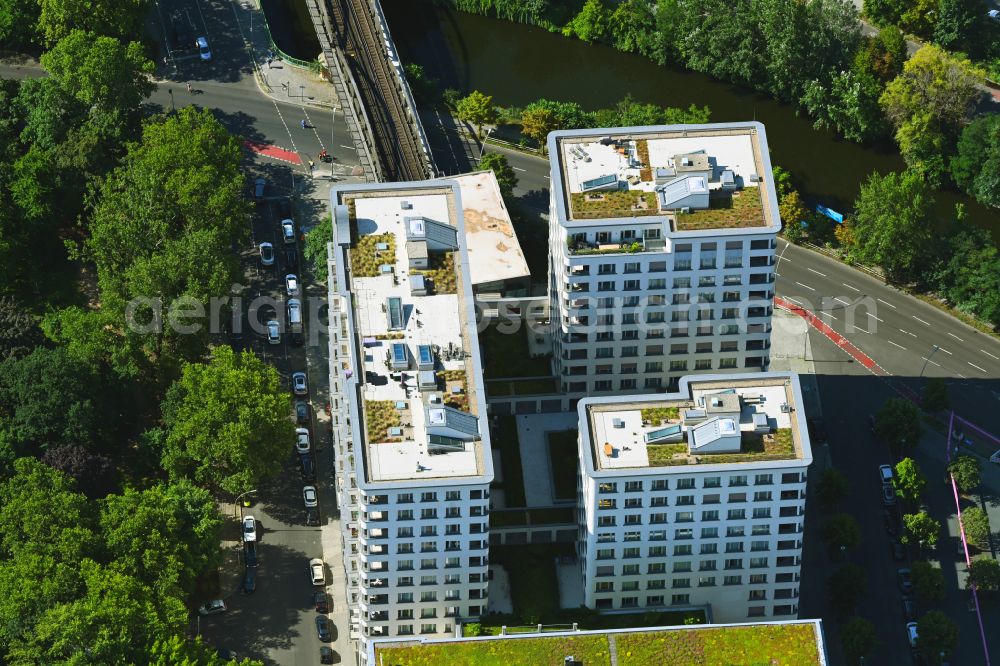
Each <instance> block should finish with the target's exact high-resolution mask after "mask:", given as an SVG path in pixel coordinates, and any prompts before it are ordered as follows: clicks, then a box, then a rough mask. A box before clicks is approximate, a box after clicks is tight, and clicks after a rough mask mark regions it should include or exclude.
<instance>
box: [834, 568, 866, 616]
mask: <svg viewBox="0 0 1000 666" xmlns="http://www.w3.org/2000/svg"><path fill="white" fill-rule="evenodd" d="M866 585H867V581H866V578H865V570H864V569H862V568H861V567H860V566H858V565H857V564H854V563H853V562H848V563H847V564H842V565H840V567H838V568H837V569H835V570H834V572H833V573H832V574H830V578H829V579H827V591H828V593H829V595H830V605H831V606H832V607H833V610H834V612H835V613H837V615H838V616H840V617H846V616H848V615H850V614H851V613H852V612H853V611H854V607H855V606H856V605H857V604H858V601H860V600H861V597H862V596H864V593H865V587H866Z"/></svg>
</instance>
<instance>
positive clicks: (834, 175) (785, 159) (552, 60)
mask: <svg viewBox="0 0 1000 666" xmlns="http://www.w3.org/2000/svg"><path fill="white" fill-rule="evenodd" d="M382 6H383V10H384V11H385V14H386V18H387V19H388V21H389V27H390V29H391V31H392V37H393V40H394V41H395V42H396V46H397V48H398V50H399V53H400V56H401V58H402V59H403V61H404V62H413V63H417V64H419V65H422V66H423V67H424V69H425V71H426V72H427V74H428V75H429V76H430V77H431V78H434V79H437V80H438V82H439V83H440V85H441V87H444V88H457V89H458V90H460V91H463V92H467V91H470V90H477V89H478V90H481V91H483V92H484V93H487V94H490V95H493V98H494V100H495V101H496V102H497V103H498V104H500V105H503V106H510V105H514V106H523V105H525V104H527V103H529V102H531V101H533V100H536V99H538V98H541V97H545V98H548V99H554V100H565V101H575V102H578V103H579V104H580V105H581V106H583V107H584V108H586V109H597V108H602V107H609V106H613V105H614V104H615V103H616V102H617V101H618V100H620V99H622V98H623V97H625V95H627V94H631V95H632V97H634V98H635V99H636V100H637V101H639V102H644V103H647V102H652V103H654V104H659V105H661V106H679V107H687V106H688V105H690V104H696V105H698V106H703V105H708V107H709V108H710V109H711V111H712V116H711V120H712V121H714V122H725V121H736V120H753V119H756V120H758V121H760V122H762V123H764V125H765V127H766V129H767V139H768V144H769V145H770V148H771V161H772V163H774V164H778V165H781V166H782V167H784V168H785V169H787V170H789V171H790V172H791V173H792V175H793V176H794V178H795V180H796V182H797V183H798V185H799V187H800V188H801V189H802V190H803V192H804V193H805V194H806V195H807V196H808V197H809V199H810V200H813V201H817V202H822V203H824V204H826V205H828V206H830V207H831V208H834V209H837V210H841V211H847V210H850V208H851V206H852V205H853V201H854V198H855V197H856V196H857V193H858V187H859V185H860V184H861V183H862V182H863V181H864V180H865V178H867V176H868V174H870V173H871V172H872V171H879V172H882V173H885V172H888V171H895V170H901V169H903V168H904V166H905V165H904V164H903V160H902V158H901V157H900V155H899V152H898V151H897V150H896V149H895V147H894V146H892V145H882V146H873V147H862V146H859V145H858V144H855V143H852V142H849V141H845V140H843V139H840V138H838V137H837V136H836V135H835V134H834V133H833V132H828V131H823V130H816V129H813V126H812V121H811V120H810V119H809V118H808V117H806V116H805V115H801V116H800V115H797V114H796V112H795V109H794V108H793V107H791V106H789V105H786V104H781V103H779V102H776V101H774V100H773V99H771V98H769V97H767V96H765V95H763V94H760V93H756V92H754V91H752V90H747V89H745V88H741V87H738V86H734V85H731V84H728V83H724V82H721V81H718V80H715V79H713V78H711V77H708V76H705V75H702V74H697V73H694V72H690V71H686V70H679V69H672V68H668V67H661V66H659V65H656V64H655V63H653V62H652V61H650V60H648V59H646V58H643V57H642V56H637V55H632V54H627V53H622V52H620V51H617V50H615V49H613V48H611V47H609V46H603V45H597V44H585V43H584V42H581V41H579V40H576V39H568V38H565V37H562V36H561V35H556V34H552V33H549V32H547V31H545V30H542V29H541V28H537V27H534V26H528V25H522V24H519V23H511V22H509V21H501V20H499V19H493V18H487V17H483V16H478V15H475V14H466V13H464V12H457V11H452V10H448V9H444V8H441V7H439V6H436V5H434V4H433V3H431V2H429V1H427V0H382ZM936 199H937V208H938V213H939V215H940V216H942V217H945V216H950V215H951V214H952V211H953V210H954V205H955V203H958V202H961V203H963V204H965V207H966V211H967V213H968V219H969V220H970V221H971V222H973V223H974V224H976V225H978V226H982V227H986V228H988V229H990V230H991V231H993V234H994V237H996V238H997V240H998V241H1000V214H998V213H996V212H995V211H991V210H990V209H988V208H986V207H985V206H982V205H980V204H978V203H976V202H975V201H974V200H972V199H971V198H970V197H967V196H964V195H959V194H955V193H951V192H940V193H937V194H936Z"/></svg>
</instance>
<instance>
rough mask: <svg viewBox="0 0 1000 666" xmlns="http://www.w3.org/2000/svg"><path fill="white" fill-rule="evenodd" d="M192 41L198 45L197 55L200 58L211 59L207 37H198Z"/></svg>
mask: <svg viewBox="0 0 1000 666" xmlns="http://www.w3.org/2000/svg"><path fill="white" fill-rule="evenodd" d="M194 43H195V44H196V45H197V46H198V56H199V57H200V58H201V59H202V60H206V61H207V60H211V59H212V51H211V49H209V48H208V40H207V39H205V38H204V37H199V38H198V39H196V40H194Z"/></svg>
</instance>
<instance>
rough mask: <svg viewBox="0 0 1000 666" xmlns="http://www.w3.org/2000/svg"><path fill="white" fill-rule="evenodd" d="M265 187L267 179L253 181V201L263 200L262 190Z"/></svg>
mask: <svg viewBox="0 0 1000 666" xmlns="http://www.w3.org/2000/svg"><path fill="white" fill-rule="evenodd" d="M266 187H267V179H266V178H258V179H256V180H255V181H253V196H254V198H255V199H263V198H264V188H266Z"/></svg>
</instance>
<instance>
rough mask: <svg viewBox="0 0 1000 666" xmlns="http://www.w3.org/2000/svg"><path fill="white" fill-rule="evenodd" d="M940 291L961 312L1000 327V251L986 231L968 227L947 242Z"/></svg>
mask: <svg viewBox="0 0 1000 666" xmlns="http://www.w3.org/2000/svg"><path fill="white" fill-rule="evenodd" d="M948 246H949V248H948V249H949V252H948V253H947V258H946V259H945V261H944V263H943V265H942V267H941V269H940V271H939V272H938V274H937V282H938V288H939V289H940V290H941V293H942V294H943V295H944V296H945V297H947V299H948V300H949V301H951V302H952V303H954V304H955V307H957V308H958V309H959V310H962V311H964V312H968V313H969V314H973V315H976V316H977V317H979V318H981V319H983V320H984V321H987V322H990V323H991V324H994V325H997V324H1000V251H998V250H997V247H996V245H995V244H994V240H993V235H992V234H990V232H989V231H987V230H985V229H977V228H969V229H966V230H963V231H960V232H959V233H957V234H956V235H955V236H953V237H952V238H951V239H949V241H948Z"/></svg>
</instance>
